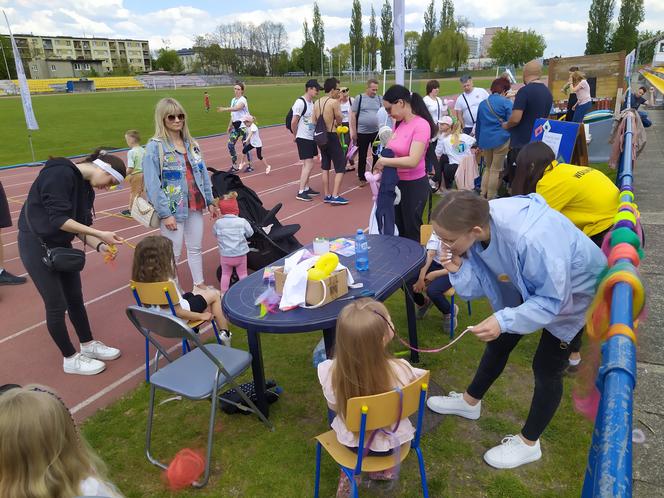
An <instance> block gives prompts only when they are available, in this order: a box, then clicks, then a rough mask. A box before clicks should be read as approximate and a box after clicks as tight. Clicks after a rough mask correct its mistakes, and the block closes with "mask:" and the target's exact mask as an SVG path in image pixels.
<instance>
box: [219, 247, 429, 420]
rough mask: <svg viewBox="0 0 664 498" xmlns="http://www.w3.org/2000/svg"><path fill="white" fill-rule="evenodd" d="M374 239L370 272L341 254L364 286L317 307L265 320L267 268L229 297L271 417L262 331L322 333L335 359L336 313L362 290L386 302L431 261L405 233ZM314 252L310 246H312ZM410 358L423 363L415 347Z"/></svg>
mask: <svg viewBox="0 0 664 498" xmlns="http://www.w3.org/2000/svg"><path fill="white" fill-rule="evenodd" d="M367 241H368V243H369V270H368V271H365V272H358V271H357V270H356V269H355V256H351V257H344V256H339V260H340V262H341V263H342V264H344V265H345V266H346V267H348V268H349V269H350V270H351V272H352V274H353V278H354V279H355V282H362V283H363V284H364V286H363V287H362V288H361V289H349V293H348V294H347V295H346V296H343V297H342V298H339V299H337V300H335V301H332V302H331V303H328V304H326V305H325V306H323V307H321V308H317V309H304V308H296V309H293V310H290V311H286V312H281V311H279V312H278V313H268V314H267V315H266V316H265V317H263V318H260V317H259V316H258V315H259V307H258V306H256V305H254V302H255V301H256V298H257V297H258V296H259V295H260V294H261V293H262V292H263V291H264V290H265V285H264V284H263V270H260V271H257V272H255V273H253V274H251V275H249V276H248V277H247V278H245V279H243V280H240V281H239V282H237V283H236V284H235V285H233V286H232V287H231V288H230V289H229V290H228V292H226V294H225V295H224V299H223V302H222V305H223V309H224V313H225V314H226V317H227V318H228V320H230V322H231V323H233V324H234V325H237V326H238V327H242V328H244V329H246V330H247V337H248V341H249V352H250V353H251V356H252V371H253V376H254V384H255V388H256V395H257V397H258V402H257V403H256V405H257V406H258V408H259V409H260V410H261V411H262V412H263V413H264V414H265V416H268V415H269V407H268V403H267V398H266V396H265V373H264V371H263V357H262V352H261V341H260V334H261V333H269V334H291V333H298V332H312V331H316V330H322V331H323V337H324V339H325V349H326V351H327V353H328V357H330V355H331V353H332V350H333V348H334V334H335V327H336V322H337V316H338V315H339V312H340V311H341V309H342V308H343V307H344V306H345V305H346V304H348V303H349V302H351V299H352V298H353V297H355V296H359V294H360V292H362V291H363V290H370V291H372V292H374V294H375V299H377V300H379V301H384V300H385V299H387V298H388V297H390V296H391V295H392V294H393V293H394V292H395V291H396V290H398V289H400V288H402V287H403V286H404V285H405V283H406V282H407V281H409V280H410V279H412V278H414V277H417V275H418V273H419V270H420V268H421V267H422V265H423V264H424V261H425V259H426V253H425V250H424V248H423V247H422V246H421V245H420V244H419V243H417V242H415V241H413V240H410V239H406V238H403V237H394V236H388V235H367ZM308 249H310V250H311V246H308ZM284 259H285V258H283V259H280V260H279V261H275V262H274V263H272V265H271V266H279V265H283V264H284ZM404 294H405V296H406V315H407V319H408V336H409V340H410V343H411V344H412V345H413V346H414V347H417V326H416V320H415V308H414V306H413V301H412V297H411V294H410V292H405V293H404ZM410 357H411V361H412V362H415V363H416V362H418V361H419V356H418V354H417V352H416V351H411V356H410Z"/></svg>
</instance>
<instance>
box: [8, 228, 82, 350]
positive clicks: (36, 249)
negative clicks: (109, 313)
mask: <svg viewBox="0 0 664 498" xmlns="http://www.w3.org/2000/svg"><path fill="white" fill-rule="evenodd" d="M18 250H19V254H20V256H21V261H22V262H23V266H25V269H26V270H27V271H28V274H29V275H30V278H31V279H32V281H33V282H34V284H35V287H37V290H38V291H39V294H41V297H42V300H43V301H44V306H45V307H46V328H47V329H48V333H49V334H51V338H52V339H53V341H54V342H55V344H56V345H57V346H58V348H60V351H61V352H62V356H64V357H68V356H72V355H74V354H76V349H74V345H73V344H72V343H71V340H70V339H69V333H68V331H67V324H66V323H65V311H67V312H68V313H69V320H71V323H72V324H73V325H74V330H75V331H76V335H77V336H78V340H79V342H90V341H91V340H92V332H91V330H90V322H89V321H88V314H87V313H86V311H85V305H84V304H83V292H82V290H81V274H80V273H79V272H71V273H69V272H51V271H49V270H48V268H46V265H45V264H44V263H43V262H42V259H41V258H42V255H43V251H42V247H41V245H40V244H39V241H38V240H37V237H35V236H34V235H32V234H31V233H25V232H21V231H19V232H18Z"/></svg>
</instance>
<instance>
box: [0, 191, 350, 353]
mask: <svg viewBox="0 0 664 498" xmlns="http://www.w3.org/2000/svg"><path fill="white" fill-rule="evenodd" d="M358 188H359V187H357V186H355V187H351V188H350V189H347V190H344V191H343V192H342V193H343V194H346V193H348V192H351V191H353V190H356V189H358ZM322 205H324V204H323V203H322V202H316V203H315V204H314V205H313V206H309V207H307V208H305V209H302V210H300V211H297V212H296V213H293V214H291V215H289V216H287V217H285V218H283V219H284V220H288V219H291V218H294V217H295V216H298V215H300V214H303V213H306V212H307V211H310V210H312V209H314V208H316V207H318V206H322ZM157 230H158V229H155V230H152V231H150V232H147V233H146V234H141V235H137V236H136V237H140V236H142V235H147V234H149V233H152V232H156V231H157ZM136 237H131V238H132V239H133V238H136ZM128 240H129V239H128ZM216 250H218V248H217V246H214V247H212V248H210V249H207V250H205V251H203V252H202V255H205V254H208V253H210V252H212V251H216ZM187 260H188V259H187V258H185V259H184V260H182V261H180V262H179V263H177V265H178V266H179V265H182V264H184V263H186V262H187ZM126 289H127V285H123V286H122V287H118V288H117V289H114V290H112V291H109V292H106V293H105V294H102V295H101V296H98V297H95V298H93V299H91V300H89V301H87V302H85V303H84V304H85V306H86V307H87V306H88V305H90V304H93V303H96V302H98V301H101V300H102V299H105V298H107V297H109V296H112V295H113V294H116V293H118V292H120V291H122V290H126ZM45 323H46V320H42V321H41V322H39V323H36V324H34V325H31V326H29V327H26V328H24V329H23V330H19V331H18V332H16V333H14V334H12V335H10V336H7V337H5V338H3V339H0V344H4V343H5V342H8V341H10V340H12V339H15V338H17V337H20V336H22V335H23V334H26V333H27V332H30V331H31V330H34V329H36V328H37V327H40V326H41V325H44V324H45Z"/></svg>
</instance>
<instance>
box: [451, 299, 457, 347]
mask: <svg viewBox="0 0 664 498" xmlns="http://www.w3.org/2000/svg"><path fill="white" fill-rule="evenodd" d="M451 301H452V312H451V313H450V339H454V320H455V319H456V316H454V294H452V299H451Z"/></svg>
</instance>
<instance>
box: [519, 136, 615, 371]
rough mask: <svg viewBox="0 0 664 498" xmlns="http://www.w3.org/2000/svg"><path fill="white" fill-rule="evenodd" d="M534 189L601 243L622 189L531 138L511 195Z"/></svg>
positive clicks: (575, 360)
mask: <svg viewBox="0 0 664 498" xmlns="http://www.w3.org/2000/svg"><path fill="white" fill-rule="evenodd" d="M534 192H536V193H538V194H540V195H541V196H542V197H544V199H545V200H546V202H547V204H548V205H549V206H550V207H551V208H553V209H555V210H556V211H559V212H560V213H562V214H563V215H564V216H566V217H567V218H568V219H569V220H570V221H571V222H572V223H574V225H576V227H577V228H578V229H579V230H581V231H582V232H583V233H585V234H586V235H587V236H588V237H590V239H591V240H592V241H593V242H594V243H595V244H597V245H598V246H599V247H601V246H602V241H603V240H604V236H605V235H606V233H607V232H608V231H609V230H610V229H611V227H612V226H613V218H614V216H615V215H616V213H617V212H618V203H619V202H620V200H619V198H620V191H619V190H618V187H616V185H615V184H614V183H613V182H612V181H611V179H610V178H609V177H608V176H606V175H605V174H604V173H602V172H601V171H599V170H596V169H593V168H590V167H588V166H575V165H573V164H565V163H559V162H558V161H556V156H555V154H554V153H553V151H552V150H551V148H550V147H549V146H548V145H546V144H545V143H543V142H532V143H529V144H528V145H526V146H525V147H524V148H523V149H521V151H520V152H519V155H518V157H517V159H516V173H515V175H514V181H513V182H512V195H527V194H532V193H534ZM580 346H581V343H580V341H579V344H578V346H577V347H574V348H573V350H572V352H571V354H570V357H569V367H568V369H567V372H568V373H574V372H576V370H578V367H579V364H580V363H581V354H580V353H579V349H580ZM574 349H576V351H574Z"/></svg>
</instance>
